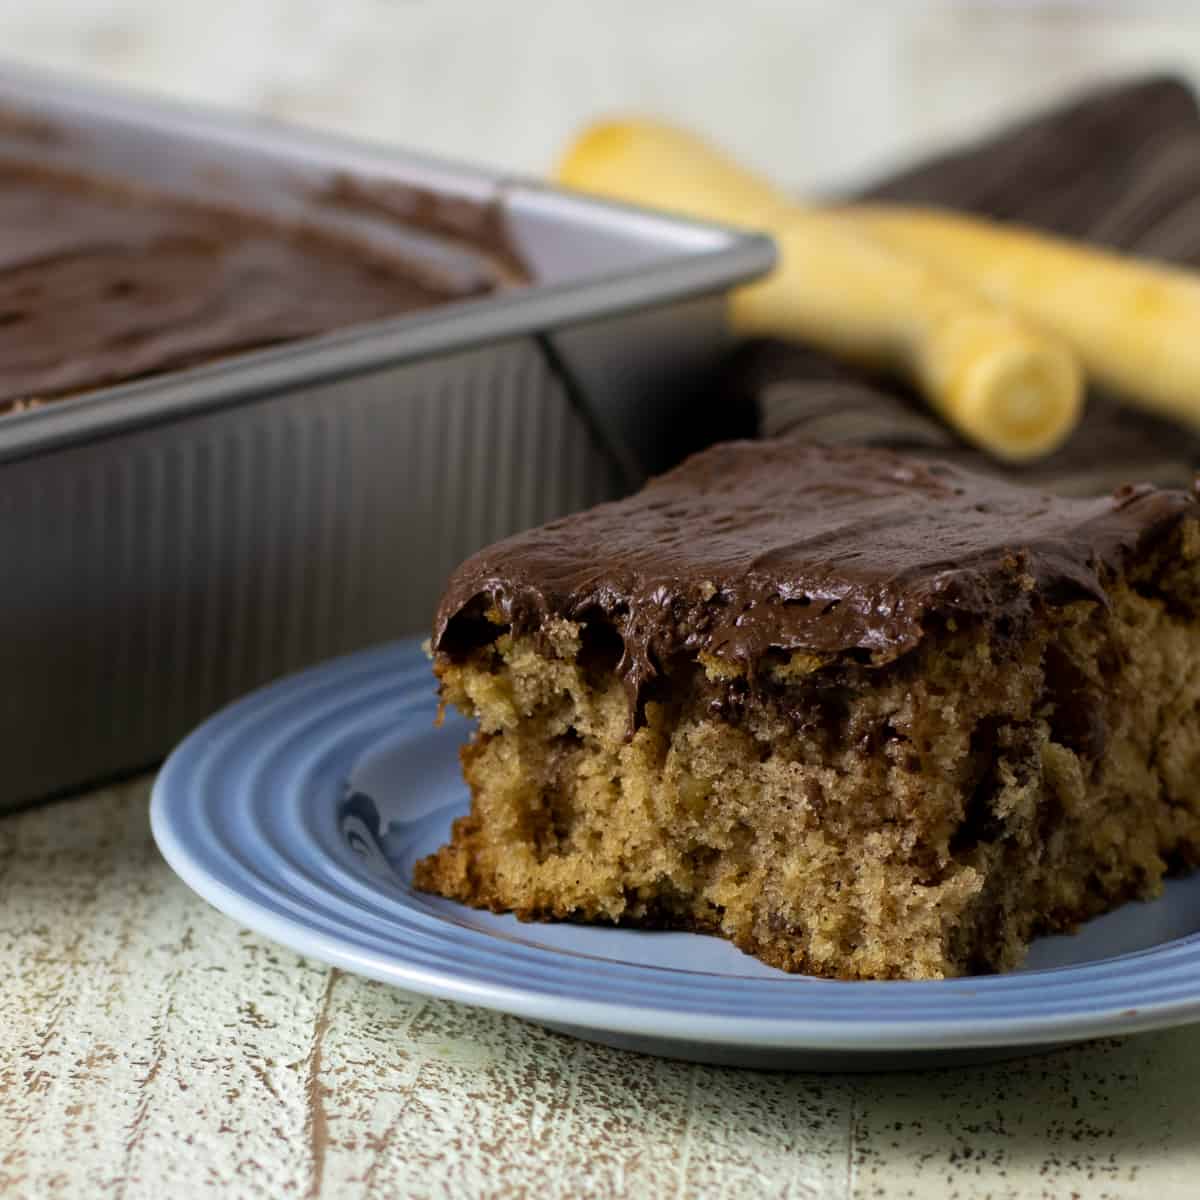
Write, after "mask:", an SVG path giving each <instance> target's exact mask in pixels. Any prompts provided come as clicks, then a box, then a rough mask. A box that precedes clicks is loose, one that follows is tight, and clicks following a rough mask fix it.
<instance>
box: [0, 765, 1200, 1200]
mask: <svg viewBox="0 0 1200 1200" xmlns="http://www.w3.org/2000/svg"><path fill="white" fill-rule="evenodd" d="M148 795H149V781H148V780H141V781H137V782H134V783H130V784H126V785H123V786H121V787H116V788H110V789H106V790H104V791H100V792H96V793H93V794H91V795H89V796H84V797H81V798H78V799H74V800H70V801H64V802H60V803H57V804H54V805H51V806H48V807H44V808H41V809H36V810H32V811H29V812H25V813H21V814H18V815H16V816H11V817H6V818H3V819H0V1013H3V1019H2V1020H0V1194H3V1195H5V1196H8V1195H12V1196H17V1197H25V1196H29V1197H34V1196H37V1197H41V1196H64V1197H76V1196H117V1197H126V1198H129V1200H134V1198H141V1197H145V1198H146V1200H159V1198H161V1197H164V1196H170V1197H174V1198H178V1200H189V1198H191V1197H196V1198H200V1197H210V1196H211V1197H216V1196H221V1197H242V1196H245V1197H280V1196H296V1197H313V1198H316V1197H340V1196H350V1195H353V1196H364V1197H370V1196H378V1197H395V1196H447V1197H450V1196H480V1197H483V1196H497V1197H507V1196H513V1197H520V1196H537V1197H538V1198H539V1200H553V1198H556V1197H581V1196H597V1197H603V1196H638V1197H658V1196H664V1197H684V1196H704V1197H707V1196H729V1197H734V1196H751V1195H752V1196H779V1197H797V1198H799V1197H804V1198H808V1200H813V1198H818V1197H837V1198H839V1200H850V1198H851V1197H853V1198H855V1200H858V1198H862V1200H867V1198H868V1197H872V1198H879V1200H890V1198H892V1197H902V1196H903V1197H925V1196H953V1197H961V1198H963V1200H968V1198H971V1200H973V1198H982V1197H991V1198H1002V1197H1003V1198H1008V1197H1011V1198H1014V1200H1015V1198H1016V1197H1022V1198H1024V1197H1040V1196H1044V1197H1064V1196H1071V1195H1075V1196H1083V1197H1089V1198H1092V1197H1113V1198H1116V1197H1120V1198H1122V1200H1128V1198H1132V1200H1136V1198H1139V1197H1146V1198H1148V1200H1149V1198H1152V1200H1173V1198H1175V1197H1178V1198H1180V1200H1183V1198H1188V1200H1192V1198H1194V1197H1195V1196H1196V1194H1197V1183H1196V1180H1197V1179H1200V1111H1198V1110H1197V1107H1196V1102H1195V1081H1196V1079H1197V1078H1200V1027H1194V1028H1190V1029H1181V1030H1176V1031H1172V1032H1168V1033H1162V1034H1151V1035H1145V1036H1142V1037H1138V1038H1132V1039H1128V1040H1126V1041H1123V1042H1102V1043H1096V1044H1093V1045H1090V1046H1086V1047H1082V1048H1078V1049H1074V1050H1069V1051H1062V1052H1059V1053H1055V1054H1051V1055H1046V1056H1042V1057H1037V1058H1031V1059H1026V1060H1023V1061H1019V1062H1015V1063H1010V1064H1006V1065H1001V1066H992V1067H986V1068H974V1069H967V1070H959V1071H941V1072H931V1073H927V1074H910V1075H891V1076H889V1075H875V1076H859V1077H823V1076H818V1075H772V1074H765V1073H757V1072H745V1071H737V1070H732V1069H725V1068H715V1067H698V1066H690V1065H687V1064H682V1063H672V1062H665V1061H661V1060H656V1059H652V1058H644V1057H640V1056H638V1055H633V1054H627V1053H623V1052H620V1051H616V1050H608V1049H605V1048H603V1047H598V1046H592V1045H587V1044H584V1043H580V1042H574V1041H571V1040H569V1039H567V1038H564V1037H561V1036H559V1035H557V1034H553V1033H549V1032H547V1031H544V1030H541V1029H538V1028H536V1027H534V1026H531V1025H527V1024H525V1023H523V1022H521V1021H518V1020H516V1019H513V1018H509V1017H501V1016H494V1015H492V1014H489V1013H486V1012H482V1011H477V1010H473V1009H469V1008H464V1007H462V1006H459V1005H455V1004H451V1003H448V1002H443V1001H432V1000H422V999H420V998H419V997H415V996H412V995H409V994H406V993H404V992H399V991H396V990H394V989H390V988H387V987H384V986H382V985H379V984H375V983H370V982H367V981H365V980H361V979H358V978H355V977H353V976H349V975H346V974H343V973H341V972H337V971H333V970H330V969H328V968H326V967H323V966H321V965H320V964H318V963H314V962H308V961H305V960H304V959H301V958H299V957H298V956H296V955H295V954H292V953H290V952H288V951H286V950H283V949H281V948H280V947H278V946H276V945H273V944H272V943H270V942H268V941H266V940H264V939H262V938H260V937H258V936H256V935H254V934H251V933H249V932H248V931H246V930H243V929H239V928H238V927H237V926H236V925H235V924H234V923H233V922H231V921H228V920H226V918H224V917H222V916H220V915H219V914H218V913H216V912H215V911H214V910H212V909H211V908H209V907H208V905H207V904H205V903H204V902H203V901H201V900H200V899H198V898H197V897H195V896H194V895H193V894H192V893H191V892H189V891H188V890H187V889H186V888H185V887H184V886H183V884H182V883H180V882H179V881H178V880H177V879H176V878H175V877H174V876H173V875H172V873H171V872H170V870H169V869H168V867H167V866H166V864H165V863H164V862H163V861H162V860H161V858H159V856H158V854H157V852H156V850H155V849H154V846H153V843H152V842H151V839H150V831H149V823H148V819H147V802H148Z"/></svg>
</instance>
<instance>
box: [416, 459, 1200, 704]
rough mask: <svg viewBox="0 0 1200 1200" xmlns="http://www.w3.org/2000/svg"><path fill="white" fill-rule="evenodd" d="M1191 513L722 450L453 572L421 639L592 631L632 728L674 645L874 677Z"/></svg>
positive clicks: (1080, 590)
mask: <svg viewBox="0 0 1200 1200" xmlns="http://www.w3.org/2000/svg"><path fill="white" fill-rule="evenodd" d="M1197 511H1198V506H1197V504H1196V501H1195V499H1194V498H1193V497H1192V496H1191V495H1189V494H1188V493H1185V492H1181V491H1160V490H1157V489H1155V488H1153V487H1150V486H1148V485H1142V486H1138V487H1133V486H1130V487H1124V488H1121V489H1119V490H1118V491H1117V492H1115V493H1113V494H1112V495H1110V496H1106V497H1102V498H1090V499H1070V498H1066V497H1062V496H1055V495H1051V494H1048V493H1044V492H1039V491H1035V490H1032V489H1028V488H1024V487H1018V486H1013V485H1012V484H1009V483H1007V482H1005V481H1003V480H1000V479H994V478H990V477H987V476H982V475H976V474H972V473H970V472H967V471H965V470H962V469H961V468H959V467H957V466H954V465H952V464H949V463H944V462H922V461H918V460H916V459H911V458H906V457H903V456H901V455H898V454H896V453H893V452H891V451H887V450H872V449H863V448H859V447H823V446H818V445H813V444H810V443H807V442H800V441H792V440H786V439H785V440H780V441H775V442H730V443H726V444H724V445H719V446H716V447H714V448H713V449H711V450H708V451H706V452H704V453H703V454H700V455H697V456H695V457H694V458H692V459H689V460H688V461H687V462H686V463H684V464H683V465H682V466H680V467H677V468H676V469H675V470H674V471H671V472H670V473H668V474H666V475H663V476H661V477H659V478H658V479H656V480H654V481H652V482H651V483H650V484H649V485H648V486H647V487H645V488H644V489H643V490H642V491H641V492H639V493H638V494H637V495H635V496H631V497H629V498H628V499H625V500H620V501H617V502H615V503H612V504H605V505H601V506H600V507H598V508H594V509H592V510H590V511H588V512H584V513H579V514H577V515H575V516H572V517H567V518H564V519H562V520H559V521H555V522H552V523H551V524H549V525H545V526H543V527H542V528H540V529H535V530H532V531H530V532H528V533H523V534H518V535H517V536H515V537H512V538H509V539H508V540H506V541H503V542H500V543H498V544H496V545H494V546H491V547H489V548H488V549H486V550H483V551H481V552H480V553H479V554H476V555H475V556H474V557H473V558H471V559H468V560H467V562H465V563H464V564H463V565H462V566H460V567H459V568H458V570H457V571H456V572H455V573H454V574H453V576H452V577H451V579H450V582H449V586H448V588H447V591H446V594H445V596H444V598H443V600H442V604H441V607H440V609H439V611H438V615H437V620H436V625H435V629H434V645H435V647H436V648H437V649H438V650H441V651H445V652H448V653H451V654H453V653H454V652H455V651H456V649H458V648H459V647H460V646H461V645H462V644H464V643H465V644H470V640H471V638H472V636H474V632H475V630H477V629H478V628H479V626H477V625H476V624H475V622H476V621H477V620H478V618H480V617H481V616H482V615H483V614H484V613H486V612H487V610H489V609H493V610H496V612H495V614H494V615H498V616H499V617H500V619H501V620H503V621H504V622H506V623H508V624H510V625H511V626H512V628H513V629H514V630H516V631H517V632H522V633H529V632H536V631H537V630H538V629H539V628H540V627H541V626H542V624H543V623H544V622H545V621H546V619H547V618H548V617H554V616H557V617H564V618H567V619H569V620H572V621H581V622H602V623H606V624H608V625H610V626H611V627H612V628H613V629H614V630H615V631H616V632H617V634H619V636H620V638H621V642H622V646H623V653H622V656H621V659H620V662H619V664H618V668H617V669H618V671H619V673H620V675H621V677H622V679H623V681H624V682H625V684H626V687H627V689H628V692H629V695H630V700H631V704H632V706H633V712H634V714H635V715H636V713H637V711H638V706H639V701H640V699H641V698H642V696H643V694H644V689H645V687H646V685H647V684H649V683H650V682H651V681H652V680H653V679H654V677H655V676H656V675H657V674H658V673H659V672H660V670H661V669H662V668H663V666H664V664H666V663H667V662H668V661H669V660H670V659H671V658H672V657H673V656H674V655H676V654H678V653H679V652H680V651H684V652H686V653H688V654H689V655H693V656H694V655H696V654H699V653H703V654H707V655H712V656H713V657H714V658H716V659H719V660H724V661H726V662H729V663H730V664H737V665H738V666H740V667H743V668H748V669H749V670H750V672H751V673H752V674H753V671H754V668H755V667H756V665H757V664H758V662H759V660H760V659H761V657H762V656H763V654H764V653H765V652H767V651H769V650H772V649H778V650H782V651H793V650H803V651H808V652H811V653H813V654H816V655H819V656H822V657H824V656H837V655H843V654H847V653H856V652H857V656H858V657H860V658H861V659H863V660H864V661H868V662H871V663H875V664H882V663H885V662H888V661H892V660H894V659H895V658H897V657H898V656H900V655H902V654H904V653H905V652H906V651H909V650H911V649H912V648H913V647H915V646H916V645H917V644H918V643H919V642H920V640H921V638H922V637H923V635H924V633H925V632H926V630H927V629H928V628H929V627H930V623H931V621H932V620H934V619H936V618H947V617H962V618H967V619H982V620H985V621H988V622H991V623H993V624H995V623H998V622H1001V621H1003V622H1005V623H1006V625H1007V626H1009V627H1016V626H1017V625H1019V623H1020V621H1021V620H1022V619H1024V618H1026V617H1028V616H1029V615H1030V614H1031V613H1032V612H1034V611H1035V610H1036V607H1037V606H1038V605H1040V604H1047V603H1054V604H1057V603H1062V602H1064V601H1066V600H1069V599H1074V598H1084V597H1089V598H1092V599H1095V600H1098V601H1101V602H1103V601H1104V583H1105V580H1106V579H1107V578H1108V577H1109V576H1110V575H1112V574H1113V573H1116V572H1120V571H1122V570H1123V569H1124V567H1125V566H1126V563H1127V560H1128V558H1129V556H1130V554H1131V553H1132V552H1134V551H1136V550H1138V549H1140V548H1144V547H1145V546H1147V545H1148V544H1150V543H1151V542H1152V541H1154V540H1155V539H1157V538H1159V537H1161V536H1163V535H1164V534H1165V533H1166V532H1168V531H1169V530H1170V529H1171V528H1173V527H1174V526H1175V525H1176V524H1177V523H1178V522H1179V521H1180V519H1181V518H1183V517H1184V516H1185V515H1189V514H1196V513H1197Z"/></svg>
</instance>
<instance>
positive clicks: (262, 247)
mask: <svg viewBox="0 0 1200 1200" xmlns="http://www.w3.org/2000/svg"><path fill="white" fill-rule="evenodd" d="M500 282H501V280H500V279H499V277H498V276H497V275H496V274H495V273H489V272H488V271H486V270H481V272H480V275H479V277H478V278H476V279H468V280H465V281H463V282H456V281H452V280H450V279H449V278H443V277H442V276H441V274H439V273H435V272H434V271H433V270H432V269H430V268H426V267H425V266H423V265H421V264H418V263H414V262H411V261H408V260H405V259H401V258H398V257H394V256H389V255H384V254H381V253H377V252H376V251H375V250H373V249H372V248H371V247H369V246H367V245H365V244H360V243H358V242H355V241H351V240H349V239H342V238H339V237H337V236H335V235H333V234H330V233H326V232H324V231H322V230H318V229H315V228H295V227H291V226H285V225H283V224H281V223H279V222H275V221H271V220H269V219H266V218H263V217H257V216H254V215H252V214H250V213H247V212H240V211H234V210H226V209H221V208H217V207H215V206H207V205H200V204H190V203H187V202H184V201H181V200H177V199H173V198H168V197H166V196H161V195H155V194H153V193H149V192H140V191H136V190H134V189H133V188H126V187H123V186H119V185H115V184H108V183H105V182H102V181H99V180H93V179H87V178H83V177H79V176H75V175H71V174H68V173H65V172H59V171H56V170H49V169H44V168H41V167H32V166H26V165H20V164H16V165H14V164H11V163H8V164H0V412H2V411H4V410H6V409H12V408H15V407H22V406H23V405H25V404H27V403H29V402H31V401H38V400H43V399H47V398H51V397H55V396H60V395H63V394H65V393H72V392H78V391H83V390H87V389H91V388H97V387H101V386H104V385H106V384H113V383H119V382H123V381H126V380H131V379H136V378H139V377H141V376H145V375H150V374H154V373H158V372H162V371H168V370H174V369H177V368H180V367H186V366H190V365H193V364H195V363H200V362H205V361H208V360H210V359H214V358H219V357H224V356H226V355H230V354H235V353H238V352H240V351H245V350H251V349H256V348H261V347H264V346H271V345H276V344H278V343H281V342H288V341H292V340H294V339H297V338H303V337H310V336H313V335H315V334H320V333H326V332H329V331H331V330H334V329H340V328H344V327H346V326H350V325H356V324H358V323H360V322H366V321H374V320H380V319H383V318H386V317H393V316H397V315H399V314H402V313H406V312H411V311H413V310H415V309H422V308H427V307H429V306H431V305H435V304H439V303H444V302H446V301H449V300H454V299H461V298H464V297H466V296H469V295H475V294H478V293H480V292H487V291H490V290H492V289H493V288H494V287H495V286H497V285H498V284H499V283H500Z"/></svg>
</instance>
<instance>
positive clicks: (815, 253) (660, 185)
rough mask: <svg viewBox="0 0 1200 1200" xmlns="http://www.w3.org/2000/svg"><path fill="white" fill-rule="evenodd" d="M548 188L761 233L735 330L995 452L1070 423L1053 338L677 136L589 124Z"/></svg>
mask: <svg viewBox="0 0 1200 1200" xmlns="http://www.w3.org/2000/svg"><path fill="white" fill-rule="evenodd" d="M558 177H559V180H560V181H561V182H562V183H564V184H566V185H567V186H569V187H575V188H579V189H580V190H583V191H588V192H592V193H595V194H599V195H604V196H609V197H614V198H617V199H623V200H630V201H636V202H640V203H643V204H648V205H653V206H656V207H659V208H666V209H670V210H673V211H675V212H679V213H683V214H686V215H690V216H697V217H703V218H707V219H709V220H716V221H722V222H725V223H728V224H732V225H740V226H743V227H750V228H757V229H764V230H767V231H768V232H770V233H771V234H773V235H774V237H775V239H776V241H777V244H778V246H779V265H778V266H777V268H776V269H775V271H774V272H773V273H772V274H771V275H770V276H769V277H768V278H767V279H766V280H764V281H763V282H761V283H756V284H751V285H749V286H748V287H745V288H742V289H739V290H738V291H737V292H736V293H735V294H734V296H733V299H732V301H731V310H730V311H731V318H732V322H733V324H734V327H735V328H736V329H738V330H739V331H742V332H745V333H762V334H775V335H782V336H789V335H790V336H795V337H799V338H802V339H804V340H805V341H809V342H811V343H813V344H815V345H818V346H821V347H823V348H825V349H827V350H829V351H831V352H833V353H835V354H838V355H841V356H843V357H846V358H850V359H853V360H855V361H858V362H862V363H865V364H867V365H869V366H871V367H874V368H880V369H885V370H891V371H894V372H896V373H898V374H900V375H902V376H903V377H905V378H906V379H908V380H909V381H910V382H911V383H912V384H913V385H915V386H916V387H917V388H919V389H920V391H921V392H922V393H923V394H924V395H925V396H926V397H927V398H928V401H929V403H930V404H931V405H932V406H933V407H934V408H935V410H936V411H938V412H939V413H941V414H942V416H943V417H944V418H945V419H946V421H947V422H949V423H950V424H951V425H953V426H954V427H955V428H957V429H958V430H960V431H961V432H962V433H963V434H964V435H965V436H966V437H968V438H969V439H970V440H972V441H973V442H975V443H976V444H978V445H980V446H982V447H983V448H985V449H987V450H989V451H991V452H992V453H993V454H996V455H998V456H1000V457H1004V458H1008V459H1013V460H1021V459H1029V458H1034V457H1037V456H1038V455H1041V454H1045V453H1047V452H1048V451H1050V450H1052V449H1053V448H1054V447H1055V446H1057V445H1058V444H1059V443H1060V442H1061V441H1062V439H1063V438H1064V437H1065V436H1066V435H1067V434H1068V433H1069V432H1070V431H1071V429H1072V428H1074V426H1075V423H1076V422H1077V420H1078V418H1079V412H1080V397H1081V391H1082V383H1081V379H1080V373H1079V370H1078V367H1077V365H1076V363H1075V360H1074V359H1073V357H1072V356H1071V354H1070V353H1069V352H1068V351H1067V350H1066V349H1065V348H1064V347H1063V346H1062V345H1061V344H1060V343H1059V342H1058V341H1057V340H1056V339H1054V338H1052V337H1048V336H1047V335H1045V334H1044V333H1042V332H1041V331H1039V330H1037V329H1035V328H1033V327H1032V326H1028V325H1026V324H1025V323H1024V322H1023V321H1022V320H1021V319H1020V318H1017V317H1014V316H1013V315H1011V314H1009V313H1006V312H1005V311H1003V310H1001V309H999V308H997V307H995V306H994V305H992V304H990V303H988V302H987V301H986V300H984V299H982V298H980V297H978V296H977V295H976V294H974V293H972V292H971V291H970V290H968V289H965V288H963V287H961V286H960V285H957V284H955V283H953V282H952V281H950V280H949V279H948V278H947V277H946V276H945V275H944V274H943V273H941V272H939V271H936V270H934V269H931V268H930V267H928V266H927V265H926V264H925V263H924V262H922V261H921V260H920V259H917V258H913V257H912V256H910V255H906V254H903V253H897V252H895V251H894V250H892V249H890V248H889V247H888V246H886V245H884V244H883V243H882V242H880V241H878V240H876V239H875V238H874V237H873V236H871V235H870V234H869V233H866V232H863V231H860V230H859V229H858V228H857V227H856V226H854V225H852V224H851V223H850V222H848V221H847V220H846V219H845V218H844V217H843V216H842V215H840V214H838V213H835V212H827V211H822V210H818V209H812V208H806V207H804V206H801V205H798V204H796V203H794V202H793V201H792V200H791V199H790V198H789V197H788V196H787V195H786V194H785V193H783V192H782V191H780V190H779V189H777V188H775V187H773V186H772V185H771V184H770V183H768V182H766V181H765V180H761V179H759V178H757V177H756V176H754V175H753V174H751V173H750V172H748V171H745V170H744V169H742V168H741V167H740V166H738V165H737V164H736V163H733V162H732V161H730V160H729V159H727V158H725V157H724V156H723V155H721V154H720V153H718V152H717V151H715V150H714V149H712V148H711V147H710V146H709V145H707V144H706V143H705V142H703V141H702V140H700V139H698V138H695V137H693V136H692V135H691V134H688V133H686V132H684V131H683V130H680V129H676V128H673V127H671V126H668V125H662V124H658V123H655V122H649V121H640V120H638V121H622V122H608V123H604V124H601V125H597V126H594V127H593V128H592V129H591V130H589V131H588V132H586V133H585V134H584V135H583V136H582V137H581V138H579V140H578V141H576V143H575V144H574V146H573V147H572V148H571V149H570V151H569V152H568V154H567V155H566V157H565V159H564V160H563V163H562V165H561V167H560V169H559V172H558Z"/></svg>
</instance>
